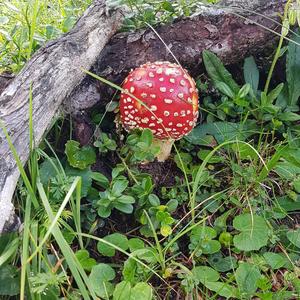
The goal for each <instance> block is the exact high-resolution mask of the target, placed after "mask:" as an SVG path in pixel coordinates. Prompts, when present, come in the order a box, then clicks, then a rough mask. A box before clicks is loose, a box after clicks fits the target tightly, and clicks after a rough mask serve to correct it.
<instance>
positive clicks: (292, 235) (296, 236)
mask: <svg viewBox="0 0 300 300" xmlns="http://www.w3.org/2000/svg"><path fill="white" fill-rule="evenodd" d="M286 236H287V238H288V239H289V241H290V242H291V243H292V244H293V245H295V246H296V247H298V248H300V228H298V229H297V230H290V231H288V232H287V233H286Z"/></svg>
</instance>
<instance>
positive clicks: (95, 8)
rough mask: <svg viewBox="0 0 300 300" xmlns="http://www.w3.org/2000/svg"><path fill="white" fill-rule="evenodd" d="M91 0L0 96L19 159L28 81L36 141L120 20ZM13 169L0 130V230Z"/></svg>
mask: <svg viewBox="0 0 300 300" xmlns="http://www.w3.org/2000/svg"><path fill="white" fill-rule="evenodd" d="M109 14H110V15H108V12H107V10H106V5H105V0H96V1H94V3H93V4H92V5H91V6H90V7H89V8H88V9H87V10H86V12H85V13H84V14H83V16H82V17H81V18H80V19H79V20H78V22H77V23H76V25H75V26H74V28H73V29H72V30H71V31H70V32H69V33H68V34H66V35H64V36H63V37H61V38H59V39H57V40H55V41H53V42H50V43H49V44H47V45H46V46H45V47H44V48H42V49H40V50H39V51H38V52H37V53H36V54H35V55H34V56H33V57H32V59H31V60H30V61H29V62H28V63H27V65H26V66H25V67H24V68H23V70H22V71H21V72H20V74H18V75H17V77H16V78H15V79H14V80H13V81H12V82H11V83H10V84H9V85H8V87H7V88H6V89H5V90H4V91H3V92H2V94H1V96H0V119H1V120H2V121H3V123H4V124H5V125H6V127H7V129H8V131H9V134H10V136H11V139H12V142H13V144H14V146H15V148H16V150H17V152H18V154H19V157H20V159H21V161H22V162H23V163H25V162H26V160H27V159H28V156H29V124H28V123H29V122H28V119H29V113H28V112H29V89H30V86H31V85H32V98H33V123H34V137H35V143H36V145H38V144H39V142H40V141H41V139H42V137H43V134H44V133H45V131H46V130H47V129H48V128H49V126H50V125H51V123H52V122H53V119H54V117H55V114H56V113H57V111H58V109H59V107H60V106H61V103H62V101H63V100H64V99H65V98H66V97H67V96H68V95H70V93H71V91H72V90H73V89H74V87H75V86H76V85H78V84H79V83H80V82H81V80H82V79H83V78H84V75H85V73H84V72H83V71H82V69H81V68H83V69H90V67H91V66H92V64H93V63H95V60H96V58H97V57H98V56H99V53H100V52H101V50H102V49H103V47H104V46H105V45H106V43H107V42H108V41H109V39H110V37H111V36H112V35H113V34H114V33H115V32H116V30H117V29H118V28H119V27H120V24H121V23H122V18H123V16H122V13H121V12H120V10H115V11H111V12H109ZM18 177H19V171H18V169H17V167H16V163H15V160H14V158H13V156H12V153H11V151H10V149H9V146H8V143H7V141H6V139H5V136H4V133H3V131H2V130H1V129H0V233H2V232H5V231H6V230H10V229H12V228H13V227H15V225H16V224H14V219H15V218H11V217H12V216H13V215H14V207H13V204H12V203H11V199H12V196H13V193H14V190H15V187H16V183H17V180H18Z"/></svg>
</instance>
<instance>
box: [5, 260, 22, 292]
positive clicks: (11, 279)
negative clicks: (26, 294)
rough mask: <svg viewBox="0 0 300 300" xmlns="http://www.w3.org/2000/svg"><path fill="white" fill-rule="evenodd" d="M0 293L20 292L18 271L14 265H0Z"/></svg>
mask: <svg viewBox="0 0 300 300" xmlns="http://www.w3.org/2000/svg"><path fill="white" fill-rule="evenodd" d="M0 280H1V285H0V295H1V296H15V295H18V294H19V292H20V272H19V271H18V269H17V268H16V267H14V266H10V265H6V266H1V267H0Z"/></svg>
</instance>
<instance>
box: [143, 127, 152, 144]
mask: <svg viewBox="0 0 300 300" xmlns="http://www.w3.org/2000/svg"><path fill="white" fill-rule="evenodd" d="M140 139H141V141H143V142H144V143H145V144H146V145H147V146H148V147H149V146H150V145H151V143H152V139H153V134H152V131H151V130H150V129H148V128H146V129H144V130H143V132H142V135H141V138H140Z"/></svg>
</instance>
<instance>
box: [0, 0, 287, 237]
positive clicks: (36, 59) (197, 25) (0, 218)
mask: <svg viewBox="0 0 300 300" xmlns="http://www.w3.org/2000/svg"><path fill="white" fill-rule="evenodd" d="M285 2H286V0H270V1H265V0H255V1H251V0H247V1H244V0H225V1H223V2H221V3H220V5H225V6H227V7H228V6H230V5H234V6H243V8H246V10H245V9H242V10H241V9H238V8H236V7H235V8H234V9H233V8H231V9H227V8H225V9H224V8H223V7H221V8H214V9H207V8H206V7H204V6H203V7H200V12H199V13H198V14H195V15H194V16H192V17H190V18H185V19H182V20H178V21H176V22H174V23H173V24H170V25H164V26H159V27H158V28H157V29H156V30H157V32H158V34H159V35H160V36H161V38H162V39H163V40H164V41H165V42H166V44H167V45H168V47H169V48H170V49H171V50H172V52H173V53H174V55H175V56H176V57H177V58H178V60H179V61H180V63H181V64H182V65H183V66H184V67H186V68H188V69H189V71H190V72H191V73H192V74H193V75H196V74H199V73H200V71H201V70H202V58H201V53H202V51H203V50H204V49H209V50H211V51H214V52H215V53H217V54H218V55H219V56H220V57H221V58H222V59H223V61H224V63H226V64H229V63H235V62H238V61H240V60H241V59H243V58H244V57H245V56H247V55H249V54H251V53H253V52H257V51H260V50H261V49H263V48H264V47H265V46H266V45H267V44H268V43H272V42H273V41H274V40H275V38H276V36H275V35H274V34H273V33H271V32H270V31H268V30H266V29H264V28H262V27H261V26H264V27H266V28H268V29H271V30H278V29H279V26H278V24H275V23H274V22H272V21H270V20H268V19H266V18H265V17H263V15H265V16H268V17H271V18H274V19H277V20H278V15H277V14H278V12H282V10H283V7H284V4H285ZM104 3H105V1H104V0H97V1H95V2H94V4H93V5H92V6H91V7H90V8H89V9H88V10H87V11H86V13H85V14H84V16H83V17H82V18H81V19H80V20H79V21H78V22H77V24H76V26H75V27H74V29H73V30H72V31H71V32H70V33H69V34H67V35H65V36H63V37H62V38H60V39H58V40H56V41H53V42H51V43H49V44H48V45H46V47H44V48H43V49H41V50H39V51H38V52H37V53H36V54H35V55H34V56H33V58H32V59H31V60H30V61H29V63H28V64H27V65H26V66H25V67H24V69H23V70H22V71H21V73H20V74H19V75H18V76H17V77H16V78H15V79H14V80H12V81H11V83H10V84H9V85H8V87H6V89H5V90H4V91H3V92H2V94H1V96H0V119H1V120H2V121H4V123H5V125H6V126H7V128H8V130H9V133H10V136H11V138H12V141H13V143H14V146H15V147H16V149H17V152H18V154H19V156H20V158H21V160H22V162H23V163H25V162H26V160H27V159H28V155H29V128H28V99H29V88H30V85H31V84H32V91H33V92H32V97H33V121H34V129H35V142H36V144H38V143H39V142H40V141H41V139H42V137H43V134H44V133H45V131H46V130H47V128H49V125H50V124H51V122H52V120H53V118H54V116H55V114H56V113H57V111H58V109H59V107H61V103H62V102H63V101H64V110H67V111H69V112H78V111H80V110H82V109H85V108H89V107H92V106H93V105H94V104H96V103H99V102H102V103H105V102H108V101H109V100H110V97H111V94H112V90H111V89H109V88H108V87H107V86H103V85H101V84H99V82H96V81H94V80H93V79H91V78H90V77H88V76H86V77H85V76H84V72H82V70H81V69H80V68H83V69H90V68H91V66H93V67H92V71H94V72H95V73H97V74H99V75H101V76H104V77H106V78H107V79H109V80H111V81H113V82H116V83H120V82H121V81H122V80H123V78H124V76H125V75H126V74H127V73H128V71H129V70H130V69H131V68H134V67H136V66H138V65H140V64H142V63H144V62H146V61H155V60H170V61H173V57H172V56H171V55H170V53H169V52H168V51H167V50H166V47H165V46H164V45H163V44H162V42H161V41H160V40H159V38H158V37H157V36H156V35H155V33H154V32H153V31H152V30H151V29H147V30H139V31H137V32H134V33H119V34H116V35H115V36H114V37H113V38H112V39H111V40H110V42H109V44H107V42H108V40H109V39H110V37H111V36H112V35H113V34H114V33H115V32H116V30H117V29H118V28H119V25H120V22H121V19H122V15H121V13H120V12H119V11H113V12H111V15H110V16H107V15H106V11H105V5H104ZM254 9H255V10H256V13H253V12H251V10H254ZM249 10H250V11H249ZM237 14H239V15H240V16H237ZM241 16H246V18H247V20H246V19H244V18H243V17H241ZM257 23H258V24H260V25H261V26H258V25H257ZM106 44H107V45H106ZM105 45H106V46H105ZM104 46H105V47H104ZM103 47H104V49H103ZM102 49H103V51H102V52H101V50H102ZM83 78H84V79H83ZM82 79H83V80H82ZM80 82H81V84H80ZM0 88H1V87H0ZM0 92H1V91H0ZM18 177H19V172H18V170H17V168H16V164H15V162H14V159H13V157H12V154H11V152H10V150H9V147H8V144H7V141H6V139H5V137H4V134H3V132H2V131H1V130H0V233H1V232H3V231H5V230H11V229H12V228H13V227H14V226H15V225H16V223H15V217H14V208H13V205H12V203H11V199H12V196H13V193H14V190H15V186H16V182H17V180H18ZM11 216H13V217H11Z"/></svg>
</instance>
